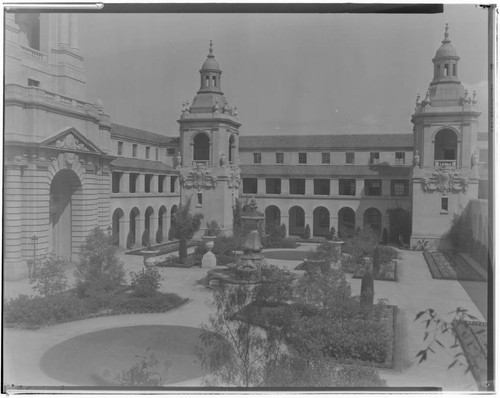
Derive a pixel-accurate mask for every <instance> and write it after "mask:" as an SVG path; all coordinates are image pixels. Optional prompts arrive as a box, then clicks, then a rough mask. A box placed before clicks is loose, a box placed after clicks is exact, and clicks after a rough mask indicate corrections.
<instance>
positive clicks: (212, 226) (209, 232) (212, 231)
mask: <svg viewBox="0 0 500 398" xmlns="http://www.w3.org/2000/svg"><path fill="white" fill-rule="evenodd" d="M221 232H222V231H221V229H220V227H219V224H217V221H210V223H208V222H207V229H206V231H205V236H219V235H220V234H221Z"/></svg>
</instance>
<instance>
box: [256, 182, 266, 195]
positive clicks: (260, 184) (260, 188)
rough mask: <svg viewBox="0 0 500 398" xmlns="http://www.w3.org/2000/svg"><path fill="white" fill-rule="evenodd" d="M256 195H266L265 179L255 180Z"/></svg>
mask: <svg viewBox="0 0 500 398" xmlns="http://www.w3.org/2000/svg"><path fill="white" fill-rule="evenodd" d="M257 193H258V194H261V195H262V194H264V193H266V179H265V178H258V179H257Z"/></svg>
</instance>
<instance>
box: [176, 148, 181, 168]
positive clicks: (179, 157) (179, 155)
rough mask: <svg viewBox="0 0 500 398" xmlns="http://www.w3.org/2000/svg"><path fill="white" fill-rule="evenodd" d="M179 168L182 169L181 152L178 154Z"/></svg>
mask: <svg viewBox="0 0 500 398" xmlns="http://www.w3.org/2000/svg"><path fill="white" fill-rule="evenodd" d="M176 160H177V167H181V166H182V156H181V153H180V152H177V159H176Z"/></svg>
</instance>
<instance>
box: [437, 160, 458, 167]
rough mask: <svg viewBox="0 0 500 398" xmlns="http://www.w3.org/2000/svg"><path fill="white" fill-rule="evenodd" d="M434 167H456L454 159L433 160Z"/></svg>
mask: <svg viewBox="0 0 500 398" xmlns="http://www.w3.org/2000/svg"><path fill="white" fill-rule="evenodd" d="M434 168H436V169H456V168H457V161H456V160H434Z"/></svg>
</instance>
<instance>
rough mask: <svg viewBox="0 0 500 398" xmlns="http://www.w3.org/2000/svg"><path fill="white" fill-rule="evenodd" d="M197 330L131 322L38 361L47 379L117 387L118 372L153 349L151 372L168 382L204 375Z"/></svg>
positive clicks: (67, 344) (65, 343) (55, 350)
mask: <svg viewBox="0 0 500 398" xmlns="http://www.w3.org/2000/svg"><path fill="white" fill-rule="evenodd" d="M200 332H201V330H200V329H197V328H191V327H184V326H160V325H147V326H130V327H121V328H113V329H107V330H101V331H98V332H93V333H87V334H83V335H80V336H77V337H73V338H71V339H69V340H66V341H63V342H62V343H60V344H58V345H56V346H54V347H52V348H51V349H49V350H48V351H47V352H46V353H45V354H44V355H43V357H42V359H41V364H40V366H41V368H42V370H43V371H44V372H45V373H46V374H47V375H48V376H50V377H52V378H54V379H56V380H59V381H61V382H65V383H70V384H73V385H77V386H98V387H101V386H117V385H119V383H118V380H117V378H118V376H119V375H121V373H122V371H124V370H129V369H130V368H131V367H132V366H133V365H134V364H136V363H138V362H139V361H140V358H141V357H142V356H144V355H145V354H146V353H147V352H148V351H146V350H147V349H148V348H149V349H150V350H149V352H151V353H153V354H154V356H155V358H156V359H157V360H158V363H159V365H158V366H157V367H156V368H155V370H157V371H159V372H160V374H161V376H162V377H164V378H165V380H166V384H171V383H177V382H181V381H184V380H189V379H193V378H198V377H202V376H204V375H205V374H206V373H207V371H206V370H205V369H203V368H202V366H201V364H200V363H199V361H198V359H197V358H196V356H195V354H194V350H195V348H196V347H197V346H201V345H202V343H201V341H200Z"/></svg>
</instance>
